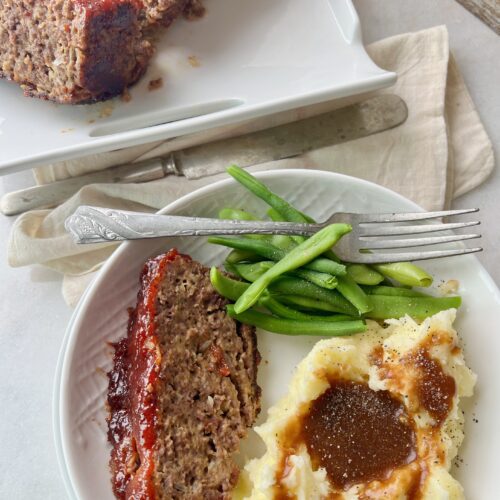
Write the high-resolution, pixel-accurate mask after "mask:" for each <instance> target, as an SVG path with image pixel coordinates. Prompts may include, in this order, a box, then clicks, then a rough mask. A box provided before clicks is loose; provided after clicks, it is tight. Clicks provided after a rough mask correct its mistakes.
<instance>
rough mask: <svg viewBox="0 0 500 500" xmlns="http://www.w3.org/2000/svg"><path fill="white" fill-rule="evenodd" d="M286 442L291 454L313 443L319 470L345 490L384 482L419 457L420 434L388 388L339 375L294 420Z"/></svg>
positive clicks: (280, 490) (313, 457)
mask: <svg viewBox="0 0 500 500" xmlns="http://www.w3.org/2000/svg"><path fill="white" fill-rule="evenodd" d="M283 436H284V440H285V442H282V443H281V444H282V446H283V449H284V450H286V451H285V455H289V454H291V453H293V452H294V450H296V449H297V448H298V445H299V444H300V443H304V444H305V445H306V446H307V450H308V452H309V455H310V457H311V460H312V463H313V467H314V468H315V469H317V468H319V467H323V468H324V469H326V471H327V475H328V478H329V480H330V482H331V483H332V484H333V485H334V486H335V487H337V488H339V489H344V490H346V489H348V488H349V487H351V486H352V485H354V484H357V483H361V482H369V481H373V480H380V481H383V480H384V479H387V478H388V476H389V475H390V473H391V472H392V471H393V470H394V469H395V468H397V467H400V466H404V465H406V464H409V463H410V462H412V461H413V460H415V458H416V449H415V433H414V430H413V427H412V424H411V422H410V420H409V418H408V416H407V415H406V412H405V409H404V406H403V405H402V403H401V402H400V401H398V400H397V399H395V398H394V397H393V396H391V394H390V393H389V392H388V391H373V390H372V389H370V388H369V387H368V385H367V384H365V383H359V382H351V381H343V380H335V381H333V382H331V384H330V388H329V389H327V390H326V391H325V392H324V393H323V394H322V395H321V396H319V397H318V398H317V399H316V400H314V401H313V402H311V403H310V405H309V406H308V409H307V411H305V412H304V414H303V416H302V417H299V419H297V421H295V422H294V423H293V424H291V426H290V428H287V429H286V430H285V431H284V433H283ZM286 464H287V456H284V457H283V461H282V465H283V470H281V471H279V474H278V476H277V480H278V481H277V491H276V493H278V495H277V498H284V495H283V493H284V491H283V488H282V485H281V484H280V483H281V480H282V479H284V478H285V477H286V475H287V474H286Z"/></svg>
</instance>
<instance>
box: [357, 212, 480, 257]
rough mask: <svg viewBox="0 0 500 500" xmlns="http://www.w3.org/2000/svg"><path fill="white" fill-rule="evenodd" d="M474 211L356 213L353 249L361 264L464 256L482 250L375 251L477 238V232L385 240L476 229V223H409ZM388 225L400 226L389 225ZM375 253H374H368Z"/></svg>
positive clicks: (477, 223)
mask: <svg viewBox="0 0 500 500" xmlns="http://www.w3.org/2000/svg"><path fill="white" fill-rule="evenodd" d="M478 211H479V209H478V208H472V209H464V210H443V211H439V212H416V213H392V214H356V215H355V220H356V223H357V227H356V231H355V232H356V236H357V239H358V242H357V247H358V248H357V250H358V252H360V253H361V255H362V257H360V261H363V262H365V263H382V262H397V261H403V260H404V261H409V260H424V259H435V258H439V257H449V256H453V255H464V254H467V253H474V252H480V251H482V248H480V247H475V248H455V249H450V250H432V251H414V252H404V253H402V252H399V253H398V252H396V253H392V252H391V253H380V252H376V251H377V250H388V249H398V248H399V249H401V248H412V247H420V246H428V245H437V244H443V243H452V242H458V241H465V240H471V239H476V238H480V237H481V235H480V234H478V233H471V234H450V235H446V236H432V237H416V238H400V239H397V238H396V239H395V238H387V239H380V238H383V237H391V236H405V235H419V234H424V233H432V232H440V231H450V230H455V229H462V228H466V227H471V226H477V225H479V224H480V222H479V221H467V222H454V223H438V224H418V223H417V224H411V222H416V221H425V220H429V219H438V218H442V217H452V216H456V215H463V214H469V213H475V212H478ZM389 223H404V224H400V225H391V224H389ZM373 250H375V252H372V251H373Z"/></svg>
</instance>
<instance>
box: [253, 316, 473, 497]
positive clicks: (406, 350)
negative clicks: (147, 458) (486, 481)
mask: <svg viewBox="0 0 500 500" xmlns="http://www.w3.org/2000/svg"><path fill="white" fill-rule="evenodd" d="M454 319H455V310H449V311H444V312H441V313H439V314H436V315H435V316H433V317H431V318H428V319H427V320H426V321H425V322H423V323H422V324H421V325H418V324H417V323H415V322H414V321H413V320H411V319H410V318H408V317H406V318H403V319H401V320H390V321H389V322H388V323H389V324H388V326H387V327H386V328H382V327H380V326H379V325H378V324H377V323H375V322H369V328H368V331H367V332H366V333H364V334H360V335H355V336H352V337H344V338H332V339H328V340H322V341H320V342H318V343H317V344H316V346H315V347H314V348H313V350H312V351H311V352H310V354H309V355H308V356H307V357H306V358H305V359H304V360H303V361H302V362H301V363H300V364H299V366H298V368H297V371H296V373H295V374H294V376H293V379H292V381H291V383H290V388H289V393H288V395H287V396H286V397H285V398H283V399H282V400H281V401H280V402H279V403H277V404H276V405H275V406H274V407H273V408H271V409H270V410H269V416H268V420H267V422H266V423H265V424H263V425H261V426H260V427H258V428H257V429H256V431H257V433H258V434H259V435H260V436H261V437H262V439H263V440H264V443H265V445H266V447H267V451H266V453H265V454H264V456H263V457H261V458H259V459H255V460H252V461H250V462H249V463H248V464H247V466H246V471H247V472H248V476H249V477H250V482H251V485H250V491H249V493H248V495H247V498H251V499H256V500H258V499H269V498H287V497H290V498H297V499H299V500H302V499H303V500H314V499H323V498H335V499H337V498H344V499H356V498H363V499H374V498H384V499H405V498H414V497H417V498H424V499H460V498H463V490H462V487H461V486H460V484H459V483H458V482H457V481H456V480H455V479H453V477H452V476H451V475H450V474H449V472H448V471H449V469H450V466H451V461H452V460H453V458H454V457H455V456H456V454H457V450H458V447H459V446H460V443H461V442H462V439H463V431H462V427H463V416H462V413H461V411H460V409H459V407H458V405H459V400H460V398H461V397H463V396H470V395H472V391H473V387H474V383H475V379H476V377H475V375H474V374H473V373H472V372H471V370H470V369H469V368H467V366H466V365H465V363H464V358H463V354H462V351H461V349H460V348H459V346H458V340H457V335H456V332H455V331H454V330H453V328H452V323H453V320H454Z"/></svg>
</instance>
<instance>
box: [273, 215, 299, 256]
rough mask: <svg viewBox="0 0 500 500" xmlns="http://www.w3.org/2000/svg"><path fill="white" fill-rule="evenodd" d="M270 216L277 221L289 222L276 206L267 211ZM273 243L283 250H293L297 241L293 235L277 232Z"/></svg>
mask: <svg viewBox="0 0 500 500" xmlns="http://www.w3.org/2000/svg"><path fill="white" fill-rule="evenodd" d="M267 215H268V216H269V218H270V219H271V220H273V221H275V222H288V221H286V220H285V218H284V217H283V216H282V215H281V214H280V213H279V212H278V211H277V210H275V209H274V208H270V209H269V210H268V211H267ZM271 243H272V244H273V245H274V246H275V247H278V248H281V249H282V250H291V249H292V248H293V247H294V246H296V245H297V243H296V242H295V241H294V239H293V238H292V237H291V236H285V235H284V234H277V235H275V236H273V237H272V238H271Z"/></svg>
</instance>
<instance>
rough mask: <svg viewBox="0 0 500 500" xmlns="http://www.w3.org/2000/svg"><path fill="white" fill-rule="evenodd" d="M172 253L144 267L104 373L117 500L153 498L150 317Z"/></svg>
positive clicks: (155, 355)
mask: <svg viewBox="0 0 500 500" xmlns="http://www.w3.org/2000/svg"><path fill="white" fill-rule="evenodd" d="M178 255H179V254H178V252H177V251H176V250H170V251H169V252H168V253H166V254H163V255H159V256H158V257H156V258H154V259H150V260H149V261H148V262H147V263H146V264H145V266H144V269H143V271H142V274H141V280H140V281H141V289H140V291H139V293H138V296H137V306H136V308H135V309H134V310H132V311H131V313H130V320H129V325H128V335H127V337H125V338H124V339H122V340H120V342H118V343H117V344H115V356H114V367H113V370H112V371H111V372H110V373H109V374H108V376H109V389H108V404H109V407H110V418H109V422H108V439H109V441H110V443H111V444H112V445H113V451H112V453H111V461H110V466H111V471H112V477H113V491H114V493H115V495H116V497H117V498H120V499H125V498H126V499H129V498H134V499H154V498H155V492H154V485H153V472H154V462H153V453H154V446H155V441H156V419H157V401H156V390H155V387H156V382H157V379H158V371H159V365H160V361H161V354H160V350H159V346H158V338H157V336H156V332H155V323H154V318H155V313H156V297H157V294H158V288H159V286H160V283H161V281H162V279H163V276H164V273H165V267H166V265H167V264H168V263H169V262H170V261H172V260H174V259H175V258H176V257H177V256H178ZM183 258H185V259H189V257H188V256H183Z"/></svg>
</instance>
